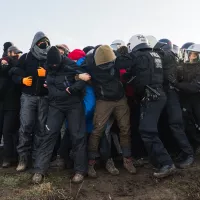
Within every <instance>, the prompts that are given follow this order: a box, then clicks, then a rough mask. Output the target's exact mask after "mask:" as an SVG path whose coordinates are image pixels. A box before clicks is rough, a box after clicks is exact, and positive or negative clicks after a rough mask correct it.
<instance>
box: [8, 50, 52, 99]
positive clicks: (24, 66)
mask: <svg viewBox="0 0 200 200" xmlns="http://www.w3.org/2000/svg"><path fill="white" fill-rule="evenodd" d="M39 67H43V68H44V67H45V60H42V61H40V60H37V59H36V58H35V57H34V56H33V54H32V53H31V52H29V53H27V54H24V55H22V56H21V58H20V59H19V62H18V64H17V67H15V68H14V69H13V70H12V71H11V74H12V75H13V76H12V77H13V81H14V82H15V83H16V84H20V85H21V87H22V92H23V93H25V94H29V95H36V96H45V95H47V94H48V90H47V89H46V88H44V87H43V84H44V82H45V77H39V76H38V71H37V70H38V68H39ZM28 76H32V78H33V84H32V86H31V87H27V86H25V85H24V84H23V83H22V81H23V78H25V77H28Z"/></svg>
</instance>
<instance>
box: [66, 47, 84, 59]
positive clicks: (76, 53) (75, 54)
mask: <svg viewBox="0 0 200 200" xmlns="http://www.w3.org/2000/svg"><path fill="white" fill-rule="evenodd" d="M85 56H86V54H85V52H84V51H82V50H80V49H75V50H73V51H72V52H71V53H69V54H68V57H69V58H70V59H71V60H79V59H80V58H82V57H85Z"/></svg>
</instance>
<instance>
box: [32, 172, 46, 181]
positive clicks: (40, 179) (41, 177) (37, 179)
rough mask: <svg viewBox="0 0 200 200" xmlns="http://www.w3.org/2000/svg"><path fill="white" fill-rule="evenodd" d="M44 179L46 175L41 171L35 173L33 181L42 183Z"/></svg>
mask: <svg viewBox="0 0 200 200" xmlns="http://www.w3.org/2000/svg"><path fill="white" fill-rule="evenodd" d="M43 179H44V176H43V175H42V174H40V173H35V174H34V175H33V178H32V182H33V183H34V184H40V183H42V181H43Z"/></svg>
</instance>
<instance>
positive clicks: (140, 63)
mask: <svg viewBox="0 0 200 200" xmlns="http://www.w3.org/2000/svg"><path fill="white" fill-rule="evenodd" d="M131 56H132V58H133V59H134V66H133V69H132V74H133V76H135V77H136V78H135V80H134V87H135V89H136V93H137V94H138V95H139V96H140V99H141V108H140V125H139V132H140V134H141V137H142V140H143V142H144V145H145V147H146V150H147V152H148V154H149V158H150V161H151V162H152V164H153V165H155V166H156V167H159V168H161V167H163V166H172V165H173V161H172V159H171V157H170V155H169V154H168V152H167V150H166V149H165V147H164V145H163V143H162V141H161V140H160V138H159V136H158V129H157V125H158V120H159V118H160V115H161V112H162V110H163V108H164V106H165V104H166V95H165V92H164V90H163V86H162V85H163V65H162V60H161V58H160V56H159V54H158V53H156V52H154V51H151V50H150V49H145V50H144V49H143V50H139V51H135V52H132V53H131ZM147 87H148V88H147Z"/></svg>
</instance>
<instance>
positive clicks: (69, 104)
mask: <svg viewBox="0 0 200 200" xmlns="http://www.w3.org/2000/svg"><path fill="white" fill-rule="evenodd" d="M47 71H48V74H47V79H46V80H47V85H48V91H49V104H50V106H53V107H56V108H58V109H60V110H65V109H70V108H73V106H76V104H77V103H80V102H82V97H83V91H84V88H85V82H84V81H76V80H75V75H76V72H75V71H74V70H72V68H69V66H67V65H65V64H64V63H62V64H61V65H60V66H59V68H58V69H56V70H55V69H52V68H47ZM68 87H69V91H70V93H71V94H69V93H68V92H67V91H66V88H68Z"/></svg>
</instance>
